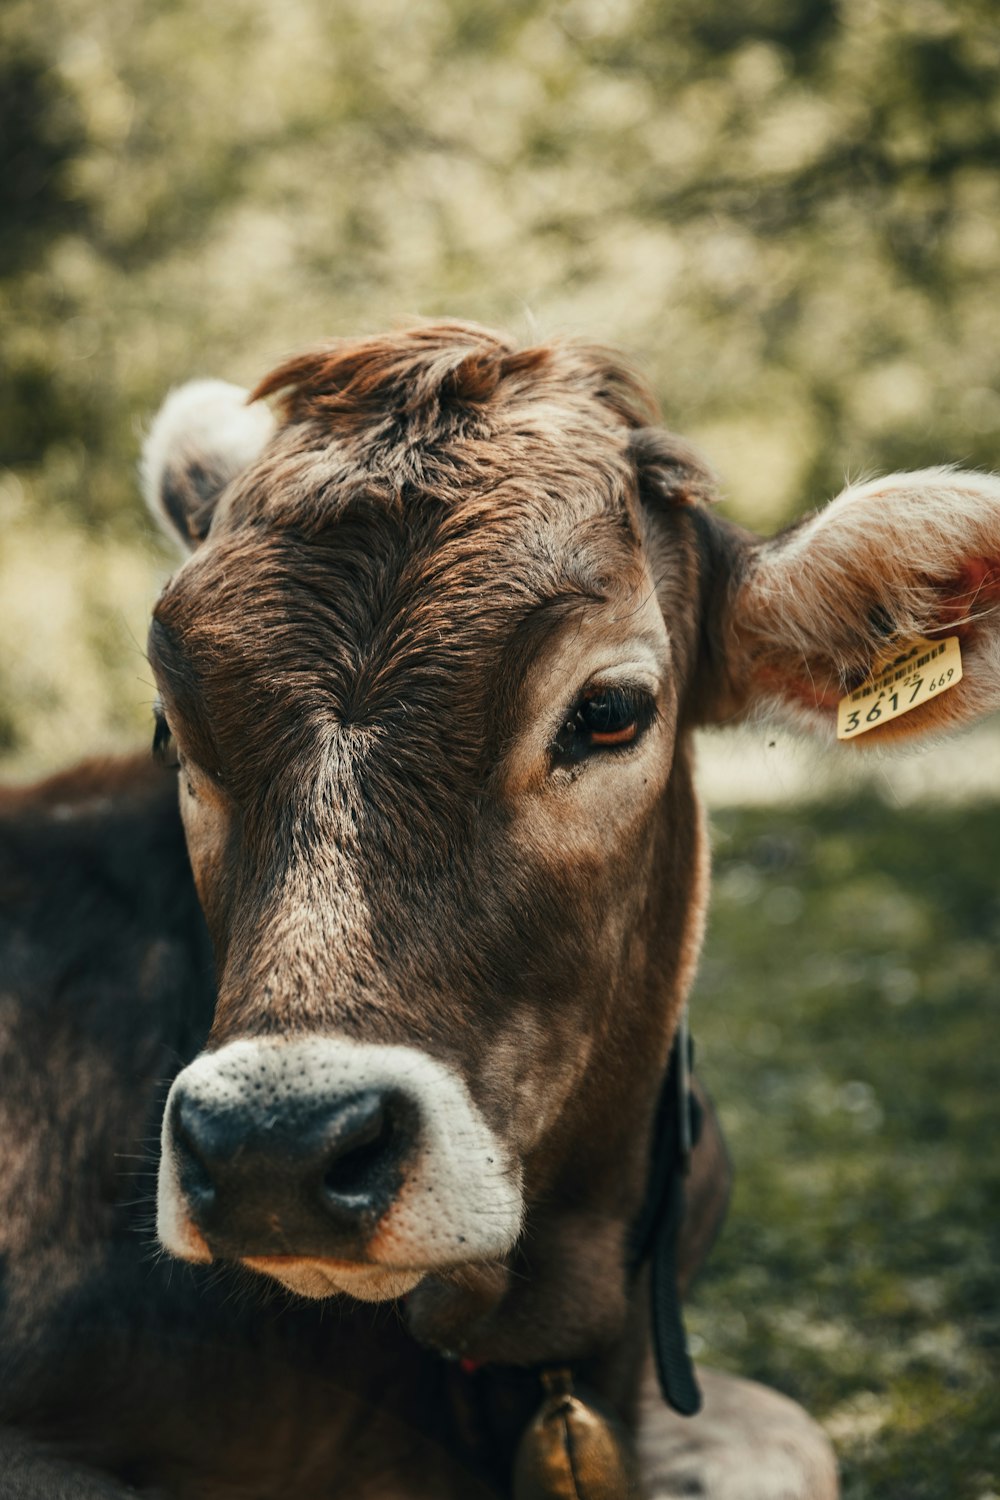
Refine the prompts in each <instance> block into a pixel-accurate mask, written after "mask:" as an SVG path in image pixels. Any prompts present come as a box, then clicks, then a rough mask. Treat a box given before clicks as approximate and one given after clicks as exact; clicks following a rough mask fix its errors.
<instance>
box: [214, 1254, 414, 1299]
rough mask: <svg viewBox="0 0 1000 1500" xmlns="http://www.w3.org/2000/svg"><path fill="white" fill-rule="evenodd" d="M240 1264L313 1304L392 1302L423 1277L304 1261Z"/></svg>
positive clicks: (266, 1260)
mask: <svg viewBox="0 0 1000 1500" xmlns="http://www.w3.org/2000/svg"><path fill="white" fill-rule="evenodd" d="M242 1264H243V1265H245V1266H249V1267H250V1269H251V1270H252V1271H261V1272H263V1274H264V1275H265V1276H270V1277H272V1278H273V1279H274V1280H275V1281H280V1283H281V1285H282V1286H283V1287H287V1289H288V1291H290V1292H295V1293H296V1295H297V1296H299V1297H310V1298H312V1299H313V1300H314V1301H320V1300H321V1299H322V1298H324V1297H335V1296H338V1295H339V1294H340V1293H346V1295H347V1296H349V1297H355V1298H356V1299H357V1300H358V1301H359V1302H394V1301H395V1300H396V1299H397V1298H398V1297H405V1296H406V1294H407V1293H408V1292H412V1291H413V1288H414V1287H415V1286H417V1285H418V1284H419V1283H420V1282H421V1281H422V1280H423V1277H424V1272H423V1271H404V1270H394V1269H393V1268H392V1267H391V1266H366V1265H351V1264H350V1263H349V1262H347V1261H334V1260H322V1259H309V1258H306V1257H302V1258H301V1259H300V1258H298V1257H281V1256H276V1257H274V1258H268V1257H266V1256H261V1257H250V1258H249V1259H247V1260H244V1261H243V1262H242Z"/></svg>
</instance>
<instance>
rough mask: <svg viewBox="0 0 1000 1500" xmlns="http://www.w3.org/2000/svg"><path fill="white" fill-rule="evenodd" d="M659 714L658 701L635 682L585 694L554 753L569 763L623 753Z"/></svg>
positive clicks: (559, 736)
mask: <svg viewBox="0 0 1000 1500" xmlns="http://www.w3.org/2000/svg"><path fill="white" fill-rule="evenodd" d="M656 717H657V707H656V703H655V700H654V699H653V697H652V696H651V695H650V693H649V692H647V690H646V689H645V688H641V687H637V686H635V685H634V684H631V683H629V684H623V685H621V686H615V687H607V688H598V689H596V690H595V691H593V692H587V693H584V694H583V695H582V696H581V697H580V698H578V699H577V702H576V703H575V705H574V706H573V709H572V711H571V712H570V713H569V714H568V715H567V717H566V718H565V719H564V721H563V723H562V726H561V727H560V729H559V732H558V734H557V735H556V737H555V741H554V743H553V746H552V751H553V756H554V758H555V759H556V760H557V761H561V762H563V763H564V764H565V763H567V762H568V763H574V762H579V761H581V760H586V759H588V758H589V757H590V756H591V755H609V754H622V753H623V752H625V751H626V750H630V749H631V748H632V747H633V746H634V745H636V744H638V742H639V740H640V739H641V738H642V736H643V735H644V734H645V733H646V730H647V729H649V727H650V725H651V724H652V723H653V722H654V721H655V719H656Z"/></svg>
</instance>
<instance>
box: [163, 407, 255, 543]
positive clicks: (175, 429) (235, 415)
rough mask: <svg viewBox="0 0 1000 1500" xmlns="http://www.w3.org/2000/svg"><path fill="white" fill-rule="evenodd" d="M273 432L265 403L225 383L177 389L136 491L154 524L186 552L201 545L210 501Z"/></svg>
mask: <svg viewBox="0 0 1000 1500" xmlns="http://www.w3.org/2000/svg"><path fill="white" fill-rule="evenodd" d="M274 429H275V420H274V415H273V413H272V412H271V410H270V408H269V407H268V406H266V405H265V403H264V402H263V401H254V402H250V403H249V404H248V392H247V391H245V390H243V388H242V387H241V386H238V385H229V384H228V382H226V381H224V380H192V381H189V383H188V384H187V385H182V386H178V388H177V389H176V390H174V391H171V392H170V395H169V396H168V397H167V399H166V400H165V401H164V403H163V405H162V406H161V407H160V410H159V411H158V412H157V414H156V417H155V419H154V421H153V425H152V427H151V428H150V429H149V435H148V436H147V438H146V441H145V443H144V444H143V450H142V488H143V494H144V495H145V498H146V504H147V505H148V506H149V508H150V510H151V511H152V512H153V515H154V516H155V517H156V519H157V521H159V522H160V524H161V525H162V526H163V527H164V529H165V530H166V531H167V532H168V534H169V535H170V536H171V537H172V538H173V540H174V541H179V542H180V544H181V546H182V547H183V548H184V550H185V552H190V551H191V550H192V549H193V548H195V547H197V546H198V545H199V543H200V542H203V541H204V539H205V536H206V534H207V532H208V528H209V526H210V525H211V523H212V515H213V513H214V510H215V505H216V501H217V500H218V498H219V496H220V495H221V494H222V492H223V490H224V489H225V488H226V486H227V485H228V484H229V482H230V480H231V479H235V478H236V475H237V474H239V473H241V472H242V470H244V469H245V468H247V467H248V466H249V465H250V464H251V463H253V461H254V459H255V458H257V457H258V455H259V454H260V453H261V451H262V449H263V448H264V446H265V444H266V443H267V441H268V439H269V438H270V437H271V435H272V433H273V432H274Z"/></svg>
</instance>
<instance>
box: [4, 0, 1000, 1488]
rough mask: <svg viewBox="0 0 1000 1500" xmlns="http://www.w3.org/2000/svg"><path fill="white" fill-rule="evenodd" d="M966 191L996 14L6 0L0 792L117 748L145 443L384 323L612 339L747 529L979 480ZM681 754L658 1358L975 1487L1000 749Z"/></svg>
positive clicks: (763, 747)
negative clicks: (700, 1126)
mask: <svg viewBox="0 0 1000 1500" xmlns="http://www.w3.org/2000/svg"><path fill="white" fill-rule="evenodd" d="M998 166H1000V18H998V14H997V10H996V6H995V4H994V3H992V0H909V3H900V0H896V3H891V0H836V3H835V0H745V3H739V4H736V3H733V0H565V3H560V0H551V3H540V0H282V3H281V4H274V3H270V4H268V3H264V0H214V3H213V4H212V5H207V4H205V3H204V0H197V3H195V0H127V3H126V0H46V4H45V5H44V6H42V5H39V4H38V3H37V0H31V3H23V0H6V4H5V5H4V7H3V9H2V11H0V226H2V237H0V307H2V319H0V465H2V468H0V768H3V769H5V770H6V771H7V773H8V774H9V775H12V776H15V777H19V776H23V775H27V774H33V773H36V772H38V771H41V770H44V769H46V768H49V767H53V766H56V765H59V764H61V763H64V762H65V761H67V760H68V759H71V758H73V757H75V756H77V755H79V754H82V753H85V752H91V751H95V750H99V749H104V748H115V747H121V746H125V745H133V744H136V743H138V742H141V740H142V739H143V737H144V736H145V735H147V734H148V732H149V721H150V700H151V698H152V689H151V687H150V685H149V674H148V672H147V671H146V667H145V662H144V659H143V641H144V638H145V625H146V619H147V617H148V611H149V607H150V603H151V601H152V599H153V598H154V597H155V594H156V592H157V590H158V587H159V585H160V583H161V582H162V580H163V579H164V578H165V576H166V574H167V572H168V571H169V569H170V566H171V558H170V554H169V552H168V551H167V550H166V548H165V547H163V546H161V544H160V543H159V541H158V540H157V538H156V536H155V535H154V532H153V528H152V525H151V523H150V522H149V521H148V520H147V519H146V517H145V516H144V513H143V511H142V507H141V505H140V503H139V501H138V498H137V486H136V481H135V469H136V460H137V455H138V448H139V443H140V441H141V435H142V431H143V428H144V425H145V424H146V423H148V421H149V419H150V416H151V414H152V413H153V411H154V410H155V408H156V406H157V404H158V403H159V401H160V400H161V398H162V396H163V394H164V393H165V391H166V390H167V389H168V388H169V387H170V386H171V385H172V384H174V383H176V382H178V381H182V380H184V379H187V378H189V377H190V376H193V375H199V374H213V375H220V376H223V377H225V378H227V379H230V380H236V381H239V382H242V383H246V384H251V383H253V382H254V381H255V380H256V379H257V378H258V377H259V376H260V375H262V374H263V373H264V372H265V371H266V370H267V369H269V368H270V366H271V365H272V364H274V363H275V362H276V361H277V360H278V359H279V358H280V357H281V356H282V355H284V354H285V353H287V352H288V351H290V350H292V349H294V348H296V347H299V346H301V345H302V344H305V343H309V342H311V341H313V340H315V339H317V338H320V337H323V336H326V335H329V334H333V333H350V332H363V331H368V330H373V329H376V328H378V327H381V326H383V325H385V324H388V323H392V322H393V321H397V320H399V319H400V318H404V317H408V316H411V315H413V314H423V315H434V314H450V315H457V316H462V317H468V318H474V319H479V320H481V321H484V322H488V323H498V324H500V325H504V326H507V327H510V328H512V329H513V330H514V331H515V332H517V333H519V334H521V335H522V336H523V337H525V338H531V337H533V336H534V335H535V334H536V333H537V334H539V335H542V336H544V335H545V334H549V333H554V332H570V333H573V334H578V335H581V336H584V337H586V338H590V339H598V340H604V341H607V342H610V343H614V344H616V345H619V346H623V347H624V348H625V349H627V350H628V351H630V352H631V353H632V354H633V355H634V356H635V358H636V360H637V361H638V362H639V364H640V365H641V366H642V367H643V368H644V369H645V370H646V372H647V373H648V375H649V377H650V379H651V381H652V382H653V384H654V386H655V388H656V390H657V392H658V394H659V396H660V398H661V400H662V404H663V409H664V412H665V416H666V420H667V421H668V423H669V424H670V425H671V426H673V427H675V428H676V429H678V430H679V431H681V432H683V433H685V434H686V435H688V436H689V437H691V438H693V439H694V440H695V441H696V442H697V443H698V444H699V445H700V446H701V447H702V449H703V450H704V451H705V453H706V454H707V455H708V457H709V458H710V460H711V461H712V462H713V463H714V464H715V466H716V468H717V469H718V471H719V472H720V474H721V475H722V478H723V484H724V495H725V500H724V504H725V506H726V508H727V509H728V511H729V513H730V514H732V515H733V516H735V517H737V518H738V519H740V520H742V521H744V522H745V523H747V524H750V525H753V526H756V527H758V528H760V529H762V530H765V531H766V530H771V529H774V528H776V527H777V526H779V525H780V524H781V523H782V522H784V521H786V520H788V519H790V518H791V517H793V516H795V515H796V514H798V513H800V512H801V511H802V510H804V509H807V508H810V507H811V506H813V505H815V504H817V503H819V502H820V501H821V500H823V499H825V498H826V497H828V496H829V495H831V494H833V493H835V492H836V491H837V489H838V488H839V487H840V486H841V484H842V483H843V480H844V478H845V475H850V476H851V477H857V476H858V475H859V474H864V473H866V472H869V471H872V470H879V469H886V468H890V467H897V466H899V467H911V468H912V467H917V466H919V465H921V464H924V463H940V462H945V461H955V462H960V463H963V464H966V465H982V466H984V467H997V466H998V465H1000V394H998V391H1000V297H998V295H997V292H998V269H1000V174H998ZM702 759H703V763H704V773H703V774H704V781H705V786H706V789H707V791H708V794H709V799H710V801H711V802H712V804H713V805H714V806H715V807H716V809H717V810H718V811H717V815H716V818H715V823H714V826H715V839H716V845H717V870H718V873H719V885H718V895H717V899H716V903H715V908H714V916H713V925H712V930H711V932H710V936H709V945H708V948H707V958H706V964H705V968H704V971H703V977H702V980H701V982H700V993H699V995H698V996H697V998H696V1002H695V1003H696V1030H697V1032H698V1034H699V1037H700V1038H701V1043H702V1056H703V1060H704V1069H705V1072H706V1076H707V1077H708V1080H709V1083H710V1085H711V1086H712V1087H713V1088H714V1089H715V1092H716V1093H717V1094H718V1095H719V1096H720V1098H721V1103H722V1106H723V1113H724V1115H725V1117H726V1120H727V1123H728V1124H729V1127H730V1130H731V1133H732V1135H733V1142H734V1151H735V1154H736V1156H737V1161H738V1166H739V1170H740V1174H741V1186H740V1189H739V1191H738V1194H737V1199H736V1205H735V1209H734V1216H733V1221H732V1224H731V1226H730V1229H729V1231H728V1233H727V1236H726V1238H725V1240H724V1242H723V1245H722V1247H721V1249H720V1253H719V1258H718V1262H717V1266H716V1269H715V1270H714V1271H713V1272H712V1273H711V1276H710V1278H709V1279H708V1280H707V1281H706V1282H705V1284H704V1285H703V1288H702V1290H701V1292H700V1293H699V1297H698V1301H697V1306H696V1308H695V1312H694V1315H693V1318H692V1326H693V1329H694V1338H695V1341H696V1343H697V1345H698V1348H699V1350H700V1352H701V1354H702V1355H703V1357H705V1358H710V1359H714V1360H716V1361H717V1362H719V1363H728V1364H730V1365H732V1366H733V1367H735V1368H738V1369H740V1370H742V1371H743V1372H744V1373H748V1374H754V1373H756V1374H759V1375H761V1376H762V1378H765V1379H768V1380H771V1381H772V1382H773V1383H775V1384H777V1385H779V1386H781V1387H782V1388H783V1389H785V1390H788V1391H790V1392H791V1393H792V1394H793V1395H796V1396H797V1397H798V1398H799V1399H800V1400H803V1401H804V1402H805V1403H806V1404H807V1405H808V1406H809V1407H810V1409H811V1410H813V1411H814V1412H816V1414H817V1415H818V1416H820V1417H821V1418H822V1419H823V1420H824V1421H825V1422H826V1423H827V1424H828V1426H829V1428H830V1430H831V1432H832V1433H833V1434H834V1435H835V1437H836V1439H837V1442H838V1445H839V1449H840V1452H841V1454H842V1457H843V1461H844V1465H845V1491H846V1494H847V1496H848V1497H849V1500H855V1497H862V1496H865V1497H867V1496H872V1497H874V1496H879V1497H881V1496H892V1497H898V1500H903V1497H906V1500H912V1497H918V1500H920V1497H928V1500H930V1497H934V1500H938V1497H944V1496H947V1497H949V1500H952V1497H954V1500H962V1497H966V1496H967V1497H971V1500H987V1497H989V1496H995V1494H996V1493H997V1492H998V1491H1000V1454H998V1448H997V1443H998V1437H997V1434H998V1431H1000V1406H998V1402H997V1395H996V1391H997V1388H998V1387H997V1375H998V1373H1000V1371H998V1369H997V1360H996V1355H997V1348H998V1342H1000V1315H998V1310H997V1309H998V1301H1000V1299H998V1296H997V1285H996V1277H995V1266H996V1250H997V1236H998V1227H997V1217H998V1216H997V1213H996V1204H997V1202H998V1201H1000V1195H998V1188H1000V1181H998V1173H1000V1169H998V1167H997V1165H996V1161H995V1158H996V1155H997V1153H996V1144H997V1140H998V1137H1000V1132H998V1113H997V1104H996V1096H997V1093H998V1090H997V1082H998V1078H997V1072H996V1069H995V1066H994V1057H995V1050H996V1048H995V1041H993V1037H995V1032H993V1034H992V1037H991V1033H990V1030H989V1025H988V1023H989V1021H990V1020H992V1017H990V1016H989V1015H988V1008H989V1007H991V1006H992V1005H995V1001H996V992H997V986H996V977H995V975H996V944H997V939H998V936H1000V898H998V883H997V878H996V866H997V849H998V848H1000V813H998V811H997V807H996V805H995V803H994V801H993V800H991V799H994V798H995V797H996V793H997V788H998V783H1000V750H998V742H997V738H996V731H995V729H993V730H990V729H987V730H986V731H985V732H982V733H980V735H978V736H974V737H972V738H971V739H967V740H965V741H964V742H959V743H957V744H953V745H950V746H948V747H945V748H943V749H941V750H938V751H936V752H934V754H932V755H931V756H924V757H921V758H920V759H914V758H912V757H911V758H908V759H906V760H904V761H902V762H893V763H881V762H880V763H878V764H877V765H876V766H875V767H874V769H870V770H869V771H868V772H867V773H866V775H865V777H864V778H862V779H860V780H859V776H858V774H857V771H856V768H854V767H852V776H851V778H850V780H848V779H847V777H846V776H845V775H844V773H843V772H842V771H841V769H840V767H839V763H838V762H837V761H836V758H835V756H834V755H832V754H830V753H828V754H827V755H826V756H825V757H822V756H820V755H819V753H818V752H812V751H809V752H807V751H803V750H802V749H800V748H797V747H793V746H789V745H788V744H786V743H785V742H784V741H783V740H782V739H781V738H780V737H778V736H775V735H774V734H770V733H764V732H763V731H759V732H748V733H747V734H745V735H744V736H743V738H742V740H739V741H736V742H734V741H732V740H725V741H723V740H710V741H709V742H708V743H707V744H706V745H705V747H704V748H703V755H702Z"/></svg>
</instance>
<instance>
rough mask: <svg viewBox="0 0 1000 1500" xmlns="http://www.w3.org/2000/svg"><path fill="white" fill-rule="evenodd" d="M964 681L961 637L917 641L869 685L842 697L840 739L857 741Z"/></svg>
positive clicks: (870, 680)
mask: <svg viewBox="0 0 1000 1500" xmlns="http://www.w3.org/2000/svg"><path fill="white" fill-rule="evenodd" d="M961 680H962V652H961V648H960V647H959V644H958V636H957V635H950V636H948V638H947V640H941V641H928V640H926V639H924V638H923V637H920V638H919V639H918V640H915V641H913V642H912V643H911V644H910V645H909V646H907V648H906V650H905V651H903V652H901V653H900V654H899V655H898V656H895V657H893V659H892V661H890V662H886V663H885V664H884V665H883V666H881V667H879V669H878V671H877V672H875V673H874V675H873V676H871V677H869V679H868V681H867V682H863V683H862V684H861V686H860V687H859V688H855V690H854V692H853V693H848V695H847V697H846V698H841V700H840V703H839V704H838V706H837V738H838V740H853V739H857V737H858V735H859V734H867V733H868V731H869V729H877V728H878V727H879V725H880V724H888V723H889V722H890V720H892V719H898V718H899V717H900V715H901V714H908V713H909V712H910V710H911V709H912V708H919V707H920V705H921V704H922V703H927V702H928V701H929V700H930V699H931V698H936V697H937V696H938V694H939V693H946V692H947V691H948V689H949V688H953V687H954V686H955V684H956V683H958V682H961Z"/></svg>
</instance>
